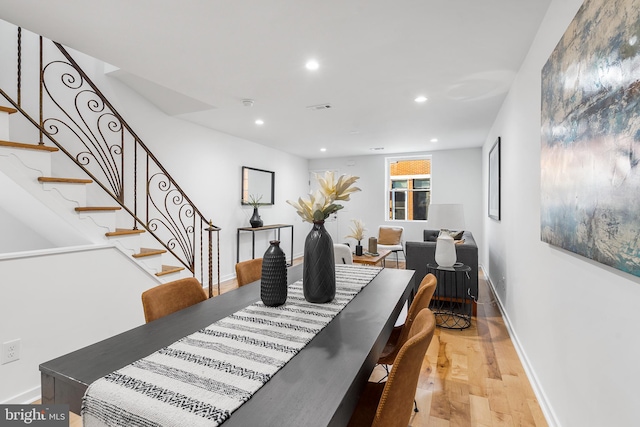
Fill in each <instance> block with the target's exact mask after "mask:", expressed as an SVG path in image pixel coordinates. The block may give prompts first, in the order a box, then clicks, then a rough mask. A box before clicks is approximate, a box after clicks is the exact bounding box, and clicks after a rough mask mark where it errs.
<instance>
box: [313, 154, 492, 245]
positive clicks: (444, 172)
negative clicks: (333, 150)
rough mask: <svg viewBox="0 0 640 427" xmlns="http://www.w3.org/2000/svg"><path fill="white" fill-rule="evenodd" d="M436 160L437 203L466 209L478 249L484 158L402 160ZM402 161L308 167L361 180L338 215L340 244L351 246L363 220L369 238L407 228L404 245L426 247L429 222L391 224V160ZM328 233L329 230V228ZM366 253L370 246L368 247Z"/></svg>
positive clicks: (378, 158)
mask: <svg viewBox="0 0 640 427" xmlns="http://www.w3.org/2000/svg"><path fill="white" fill-rule="evenodd" d="M412 155H413V156H415V155H431V156H432V157H431V159H432V173H431V175H432V188H433V190H432V194H431V202H432V203H462V204H463V205H464V210H465V212H464V213H465V222H466V227H465V228H466V229H467V230H470V231H471V232H473V235H474V237H475V238H476V240H477V242H478V244H479V245H480V242H482V241H483V230H482V226H483V223H482V214H483V212H484V211H483V204H482V194H483V193H482V157H481V156H482V152H481V150H480V149H479V148H477V149H475V148H474V149H464V150H444V151H433V152H423V153H411V154H406V155H405V154H403V155H402V156H403V157H405V156H412ZM388 157H398V155H393V154H389V155H374V156H361V157H348V158H330V159H317V160H311V161H309V169H310V170H318V171H321V170H335V171H337V173H339V174H343V173H346V174H349V175H356V176H359V177H360V179H359V180H358V182H357V184H356V185H357V186H358V187H360V188H361V189H362V191H361V192H358V193H355V194H353V195H352V196H351V201H349V202H345V203H344V206H345V207H344V209H342V210H341V211H339V212H338V226H337V233H335V234H333V235H332V237H333V238H334V241H336V236H337V237H338V242H344V241H350V243H351V244H355V242H354V241H353V240H352V239H345V238H344V236H345V235H347V234H350V231H349V228H350V227H351V225H352V223H351V219H361V220H363V221H364V223H365V227H366V228H367V230H368V231H367V232H366V233H365V241H367V240H368V239H369V237H370V236H377V234H378V226H380V225H390V224H397V225H402V226H403V227H404V228H405V236H404V240H405V241H409V240H411V241H416V240H418V241H422V239H423V238H422V230H424V229H426V228H429V224H428V221H389V220H388V219H387V217H386V210H385V200H386V198H387V192H386V191H387V189H386V182H385V164H386V160H385V159H386V158H388ZM327 228H328V229H329V227H327ZM363 245H364V246H365V248H366V243H363Z"/></svg>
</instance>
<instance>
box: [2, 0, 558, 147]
mask: <svg viewBox="0 0 640 427" xmlns="http://www.w3.org/2000/svg"><path fill="white" fill-rule="evenodd" d="M549 3H550V0H534V1H531V0H396V1H390V0H323V1H318V0H315V1H309V0H261V1H259V0H226V1H223V0H180V1H177V0H136V1H131V0H108V1H107V0H103V1H97V0H94V1H86V0H56V1H46V2H45V1H42V0H0V19H4V20H6V21H9V22H11V23H13V24H16V25H19V26H22V27H24V28H25V29H28V30H31V31H33V32H36V33H39V34H41V35H44V36H45V37H48V38H51V39H53V40H55V41H58V42H60V43H62V44H63V45H66V46H69V47H72V48H74V49H76V50H79V51H82V52H84V53H87V54H89V55H91V56H94V57H96V58H99V59H101V60H103V61H106V62H108V63H110V64H113V65H114V66H116V67H118V68H119V71H117V72H115V73H114V76H116V77H118V78H119V79H121V80H122V81H123V82H125V83H126V84H128V85H130V86H131V87H132V88H133V89H135V90H136V91H138V92H139V93H141V94H143V95H144V96H146V97H147V98H148V99H149V100H150V101H151V102H153V103H155V104H156V105H157V106H158V107H159V108H160V109H162V110H164V111H165V112H167V113H168V114H171V115H173V116H176V117H179V118H182V119H185V120H189V121H192V122H195V123H198V124H201V125H203V126H207V127H210V128H213V129H216V130H219V131H221V132H224V133H227V134H231V135H235V136H238V137H241V138H244V139H247V140H250V141H254V142H257V143H259V144H263V145H267V146H270V147H273V148H276V149H278V150H282V151H286V152H289V153H292V154H295V155H298V156H301V157H304V158H309V159H311V158H322V157H343V156H347V157H348V156H357V155H368V154H380V153H405V152H416V151H435V150H442V149H456V148H468V147H480V146H482V144H483V143H484V141H485V139H486V138H487V135H488V132H489V130H490V127H491V125H492V123H493V121H494V119H495V116H496V114H497V112H498V109H499V108H500V106H501V104H502V101H503V100H504V97H505V95H506V92H507V90H508V88H509V86H510V84H511V82H512V80H513V78H514V76H515V73H516V72H517V70H518V69H519V67H520V64H521V63H522V60H523V59H524V57H525V55H526V53H527V51H528V49H529V46H530V45H531V42H532V40H533V37H534V36H535V33H536V31H537V29H538V26H539V25H540V22H541V20H542V18H543V16H544V14H545V12H546V10H547V7H548V5H549ZM34 11H37V12H34ZM310 58H314V59H316V60H317V61H318V63H319V69H317V70H316V71H309V70H307V69H306V68H305V63H306V61H307V60H309V59H310ZM418 95H424V96H426V97H427V98H428V100H427V101H426V102H424V103H422V104H420V103H416V102H415V101H414V99H415V98H416V97H417V96H418ZM244 99H251V100H253V101H254V102H253V106H251V107H248V106H245V105H244V104H243V102H242V101H243V100H244ZM325 104H329V105H330V108H325V109H310V108H307V107H310V106H316V105H325ZM258 118H260V119H262V120H264V124H263V125H261V126H259V125H256V124H255V120H256V119H258ZM140 133H142V134H143V132H140ZM434 138H437V139H438V141H437V142H432V141H431V140H432V139H434ZM321 148H325V149H326V151H324V152H323V151H320V149H321ZM372 149H378V150H372Z"/></svg>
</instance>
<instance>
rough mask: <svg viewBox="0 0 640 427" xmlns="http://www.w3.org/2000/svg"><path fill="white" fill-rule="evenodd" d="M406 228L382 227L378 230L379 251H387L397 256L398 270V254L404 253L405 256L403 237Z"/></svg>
mask: <svg viewBox="0 0 640 427" xmlns="http://www.w3.org/2000/svg"><path fill="white" fill-rule="evenodd" d="M403 234H404V227H400V226H385V225H381V226H380V227H379V228H378V251H380V250H381V249H385V250H388V251H391V252H393V253H394V254H395V255H396V268H398V252H402V254H403V256H404V253H405V252H404V244H403V242H402V235H403ZM405 259H406V256H405Z"/></svg>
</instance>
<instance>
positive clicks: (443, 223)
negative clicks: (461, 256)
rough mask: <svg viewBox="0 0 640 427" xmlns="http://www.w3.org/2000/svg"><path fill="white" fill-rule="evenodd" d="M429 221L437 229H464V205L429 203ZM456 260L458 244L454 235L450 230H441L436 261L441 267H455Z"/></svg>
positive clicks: (437, 243) (437, 242)
mask: <svg viewBox="0 0 640 427" xmlns="http://www.w3.org/2000/svg"><path fill="white" fill-rule="evenodd" d="M427 223H428V224H429V226H430V227H432V229H436V230H437V229H439V230H447V231H448V230H462V229H463V228H464V206H463V205H461V204H440V205H438V204H432V205H429V217H428V219H427ZM456 260H457V256H456V246H455V242H454V241H453V237H452V236H451V235H450V234H449V233H448V232H442V231H441V232H440V234H439V235H438V240H437V241H436V253H435V261H436V263H437V264H438V265H439V266H440V267H453V266H454V265H455V263H456Z"/></svg>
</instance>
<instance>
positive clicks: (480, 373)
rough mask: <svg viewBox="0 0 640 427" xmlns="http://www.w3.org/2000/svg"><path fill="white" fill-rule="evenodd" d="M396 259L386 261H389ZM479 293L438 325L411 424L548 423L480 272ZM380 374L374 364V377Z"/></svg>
mask: <svg viewBox="0 0 640 427" xmlns="http://www.w3.org/2000/svg"><path fill="white" fill-rule="evenodd" d="M299 262H301V260H296V261H294V264H297V263H299ZM394 264H395V262H394V261H387V264H386V266H387V268H393V267H395V265H394ZM399 267H400V268H404V264H403V263H402V262H401V263H400V265H399ZM236 287H237V283H236V281H235V280H230V281H227V282H224V283H222V284H221V287H220V288H221V293H225V292H228V291H229V290H232V289H235V288H236ZM479 293H480V296H479V304H478V316H477V318H475V319H473V322H472V324H471V327H469V328H468V329H465V330H463V331H458V330H447V329H440V328H436V332H435V335H434V337H433V341H432V342H431V345H430V346H429V350H428V351H427V354H426V357H425V361H424V364H423V366H422V372H421V374H420V380H419V383H418V390H417V393H416V401H417V403H418V408H419V409H420V411H419V412H417V413H415V414H414V415H413V417H412V419H411V424H410V427H464V426H472V427H475V426H482V427H501V426H536V427H542V426H547V422H546V421H545V418H544V415H543V413H542V410H541V409H540V405H539V404H538V401H537V399H536V397H535V395H534V394H533V390H532V388H531V384H530V383H529V380H528V379H527V376H526V375H525V372H524V369H523V367H522V364H521V363H520V359H519V358H518V355H517V353H516V351H515V348H514V346H513V343H512V342H511V339H510V337H509V334H508V332H507V329H506V326H505V324H504V321H503V319H502V316H501V314H500V310H499V309H498V307H497V305H496V302H495V298H494V296H493V294H492V293H491V291H490V288H489V287H488V285H487V282H486V280H485V279H484V276H483V275H482V273H481V274H480V281H479ZM381 374H382V369H381V368H379V367H378V368H376V370H374V372H373V374H372V376H371V380H377V379H378V378H380V375H381ZM70 427H82V420H81V418H80V417H79V416H77V415H75V414H71V424H70ZM283 427H284V426H283Z"/></svg>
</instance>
